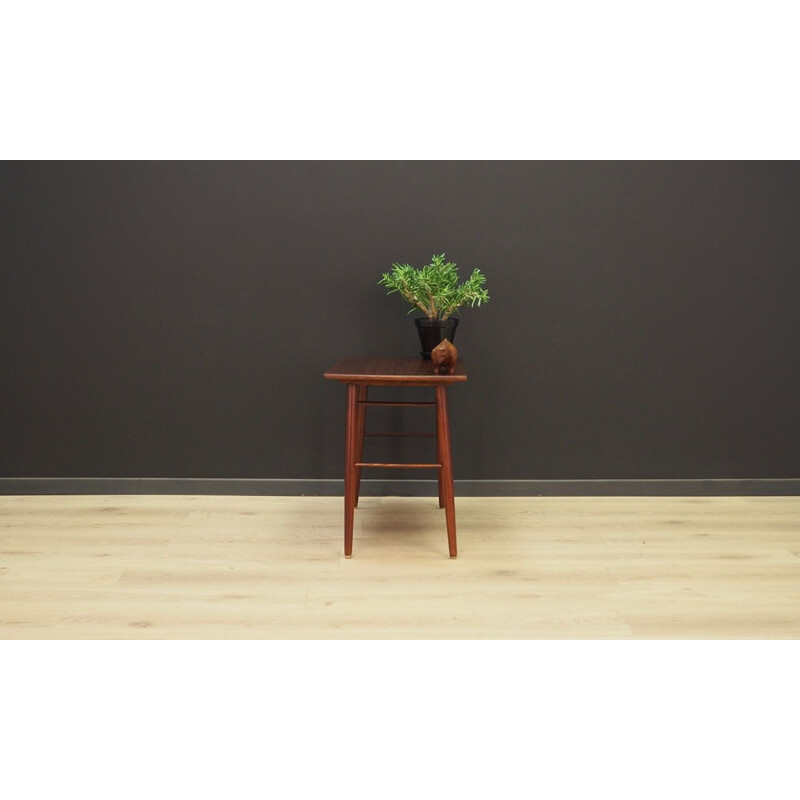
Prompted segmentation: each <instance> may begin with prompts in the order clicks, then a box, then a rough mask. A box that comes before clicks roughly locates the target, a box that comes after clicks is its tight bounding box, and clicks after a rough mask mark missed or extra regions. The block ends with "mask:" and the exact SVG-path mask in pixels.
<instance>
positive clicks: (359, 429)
mask: <svg viewBox="0 0 800 800" xmlns="http://www.w3.org/2000/svg"><path fill="white" fill-rule="evenodd" d="M367 391H368V388H367V387H366V386H359V387H358V393H357V394H356V400H359V401H361V402H366V400H367ZM366 423H367V407H366V406H358V405H357V406H356V461H363V460H364V427H365V425H366ZM360 496H361V467H356V507H358V498H359V497H360Z"/></svg>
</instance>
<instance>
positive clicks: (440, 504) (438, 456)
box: [436, 409, 444, 508]
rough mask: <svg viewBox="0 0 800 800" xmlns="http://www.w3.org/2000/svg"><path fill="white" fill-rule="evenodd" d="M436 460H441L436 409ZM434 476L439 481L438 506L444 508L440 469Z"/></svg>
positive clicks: (440, 442)
mask: <svg viewBox="0 0 800 800" xmlns="http://www.w3.org/2000/svg"><path fill="white" fill-rule="evenodd" d="M436 460H437V461H438V462H439V463H440V464H441V463H443V462H442V438H441V434H440V432H439V411H438V409H437V411H436ZM436 478H437V479H438V481H439V508H444V488H443V486H442V470H441V469H437V470H436Z"/></svg>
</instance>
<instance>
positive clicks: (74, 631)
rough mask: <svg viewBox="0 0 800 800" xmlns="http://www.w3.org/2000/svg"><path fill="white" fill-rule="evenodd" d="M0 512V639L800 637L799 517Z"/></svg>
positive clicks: (771, 509) (754, 502)
mask: <svg viewBox="0 0 800 800" xmlns="http://www.w3.org/2000/svg"><path fill="white" fill-rule="evenodd" d="M456 508H457V519H458V532H459V557H458V558H457V559H450V558H448V550H447V538H446V535H445V526H444V515H443V512H442V511H441V510H440V509H439V508H438V503H437V502H436V499H435V498H395V497H389V498H363V499H362V501H361V504H360V506H359V509H358V510H357V512H356V526H355V539H354V556H353V558H352V559H350V560H347V559H344V558H343V556H342V521H341V519H342V518H341V511H342V501H341V500H340V499H338V498H322V497H221V496H168V495H164V496H143V495H136V496H36V497H33V496H29V497H25V496H14V497H0V639H25V638H34V639H37V638H41V639H47V638H51V639H198V638H199V639H234V638H244V639H262V638H263V639H336V638H348V639H426V638H435V639H526V638H527V639H537V638H539V639H541V638H546V639H569V638H574V639H587V638H588V639H627V638H685V639H694V638H706V639H711V638H726V639H731V638H733V639H735V638H758V639H770V638H772V639H785V638H800V498H795V497H757V498H746V497H732V498H731V497H724V498H723V497H711V498H695V497H692V498H674V497H673V498H663V497H661V498H656V497H622V498H619V497H616V498H611V497H601V498H589V497H585V498H575V497H570V498H553V497H546V498H539V497H515V498H462V499H457V501H456Z"/></svg>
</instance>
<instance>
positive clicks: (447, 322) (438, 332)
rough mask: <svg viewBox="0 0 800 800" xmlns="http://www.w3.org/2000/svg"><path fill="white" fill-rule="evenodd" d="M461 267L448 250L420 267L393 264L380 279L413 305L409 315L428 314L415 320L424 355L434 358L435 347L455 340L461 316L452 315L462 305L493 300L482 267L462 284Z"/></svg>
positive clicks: (391, 291)
mask: <svg viewBox="0 0 800 800" xmlns="http://www.w3.org/2000/svg"><path fill="white" fill-rule="evenodd" d="M458 280H459V278H458V267H457V266H456V264H454V263H453V262H451V261H445V258H444V253H442V254H441V255H438V256H437V255H434V256H432V257H431V263H430V264H427V265H426V266H424V267H421V268H420V269H416V268H414V267H412V266H411V265H410V264H397V263H395V264H392V271H391V272H385V273H384V274H383V277H382V278H381V279H380V280H379V281H378V284H379V285H380V284H382V285H383V286H385V287H386V288H387V289H388V290H389V291H388V294H394V293H395V292H397V293H398V294H399V295H400V296H401V297H402V298H403V299H404V300H405V301H406V302H407V303H410V304H411V310H410V311H409V312H408V313H409V314H413V313H414V312H415V311H417V310H421V311H422V312H423V313H424V314H425V316H424V317H417V318H416V319H415V320H414V322H415V324H416V326H417V331H418V333H419V340H420V344H421V345H422V357H423V358H427V359H430V357H431V350H432V349H433V348H434V347H436V345H437V344H439V343H440V342H441V341H442V340H443V339H449V340H450V341H451V342H452V341H453V339H454V338H455V335H456V327H457V326H458V319H457V318H455V317H452V316H451V314H453V313H455V312H456V311H458V309H459V308H461V306H465V305H470V306H480V305H481V304H482V303H488V302H489V293H488V292H487V291H486V289H484V288H483V284H484V283H486V278H485V276H484V275H483V273H482V272H481V271H480V270H479V269H475V270H473V271H472V275H470V276H469V278H468V279H467V280H466V281H464V283H462V284H460V285H459V282H458Z"/></svg>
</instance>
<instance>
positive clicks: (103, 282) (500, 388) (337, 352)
mask: <svg viewBox="0 0 800 800" xmlns="http://www.w3.org/2000/svg"><path fill="white" fill-rule="evenodd" d="M798 212H800V167H798V164H797V163H776V162H764V163H755V162H745V163H725V162H709V163H675V162H664V163H660V162H657V163H648V162H633V163H591V162H589V163H586V162H583V163H581V162H568V163H556V162H544V163H539V162H267V163H247V162H232V163H214V162H199V163H145V162H132V163H126V162H120V163H99V162H92V163H79V162H64V163H47V162H36V163H14V162H11V163H5V164H3V165H2V167H0V257H1V259H2V261H1V267H2V273H1V280H0V312H1V313H0V335H1V336H2V339H1V341H2V352H1V353H0V370H1V371H2V372H1V373H0V374H2V392H1V394H0V423H1V424H2V430H1V431H0V476H6V477H25V476H71V477H75V476H94V477H99V476H104V477H114V476H120V477H121V476H150V477H285V478H337V477H340V476H341V473H342V463H341V462H342V451H343V431H342V423H343V416H344V390H343V389H342V387H340V386H339V385H338V384H332V383H329V382H327V381H324V380H323V378H322V372H323V371H324V370H325V368H326V367H328V366H329V365H330V364H332V363H333V362H334V361H336V360H337V359H338V358H340V357H341V356H343V355H355V354H364V355H372V354H376V355H377V354H392V355H404V354H405V355H415V354H416V353H417V352H418V343H417V341H416V334H415V331H414V327H413V323H412V321H411V318H408V317H406V315H405V314H406V309H405V307H404V305H403V304H402V303H401V301H399V300H398V299H397V298H396V297H387V296H386V295H385V292H384V290H383V289H382V288H381V287H379V286H377V280H378V278H379V277H380V273H381V272H382V271H385V270H387V269H388V268H389V266H390V265H391V263H392V261H395V260H403V261H406V260H407V261H410V262H411V263H414V264H421V263H424V262H427V260H428V259H429V257H430V256H431V254H432V253H434V252H446V253H447V255H448V257H450V258H452V259H453V260H455V261H457V262H458V264H459V265H460V266H461V268H462V272H463V273H466V272H468V271H470V270H471V269H472V268H473V267H480V268H481V269H483V270H484V272H485V273H486V275H487V278H488V282H487V288H488V289H489V290H490V293H491V295H492V301H491V303H490V304H489V305H488V306H486V307H485V308H482V309H480V310H467V311H465V312H464V313H463V315H462V321H461V327H460V329H459V331H458V337H457V340H456V344H457V345H458V346H459V349H460V351H461V354H462V356H463V358H464V360H465V361H466V362H467V364H468V366H469V370H470V381H469V383H467V384H466V385H464V386H458V387H455V388H454V389H453V390H452V391H451V413H452V417H453V418H452V427H453V437H454V457H455V459H456V473H457V477H460V478H469V479H505V478H542V479H546V478H564V479H569V478H573V479H583V478H618V479H622V478H759V477H762V478H778V477H797V476H800V447H798V445H799V444H800V441H799V438H800V366H799V365H800V317H799V316H798V298H800V268H799V267H798V264H799V263H800V261H799V259H798V256H799V255H800V225H799V224H798V222H800V218H799V214H798ZM381 413H384V414H385V415H386V419H385V422H384V423H383V425H390V426H400V425H401V424H405V423H403V422H401V420H405V419H407V416H408V414H417V415H421V414H424V413H426V412H422V411H411V412H406V415H404V416H402V417H401V414H400V412H399V410H397V409H394V410H392V411H386V412H381ZM375 424H376V425H377V424H378V420H377V419H376V420H375ZM407 427H409V428H415V427H417V426H416V425H413V424H412V423H411V422H409V423H407ZM418 444H419V443H411V442H410V441H409V442H404V443H400V442H393V443H391V442H390V443H382V444H379V445H376V450H375V452H374V454H375V455H376V456H377V455H378V454H379V453H386V454H390V455H395V456H398V457H405V456H408V457H414V456H415V454H416V450H415V448H416V446H417V445H418ZM426 445H427V446H430V444H429V443H426ZM381 448H383V449H381ZM425 477H430V476H429V475H426V476H425Z"/></svg>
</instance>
